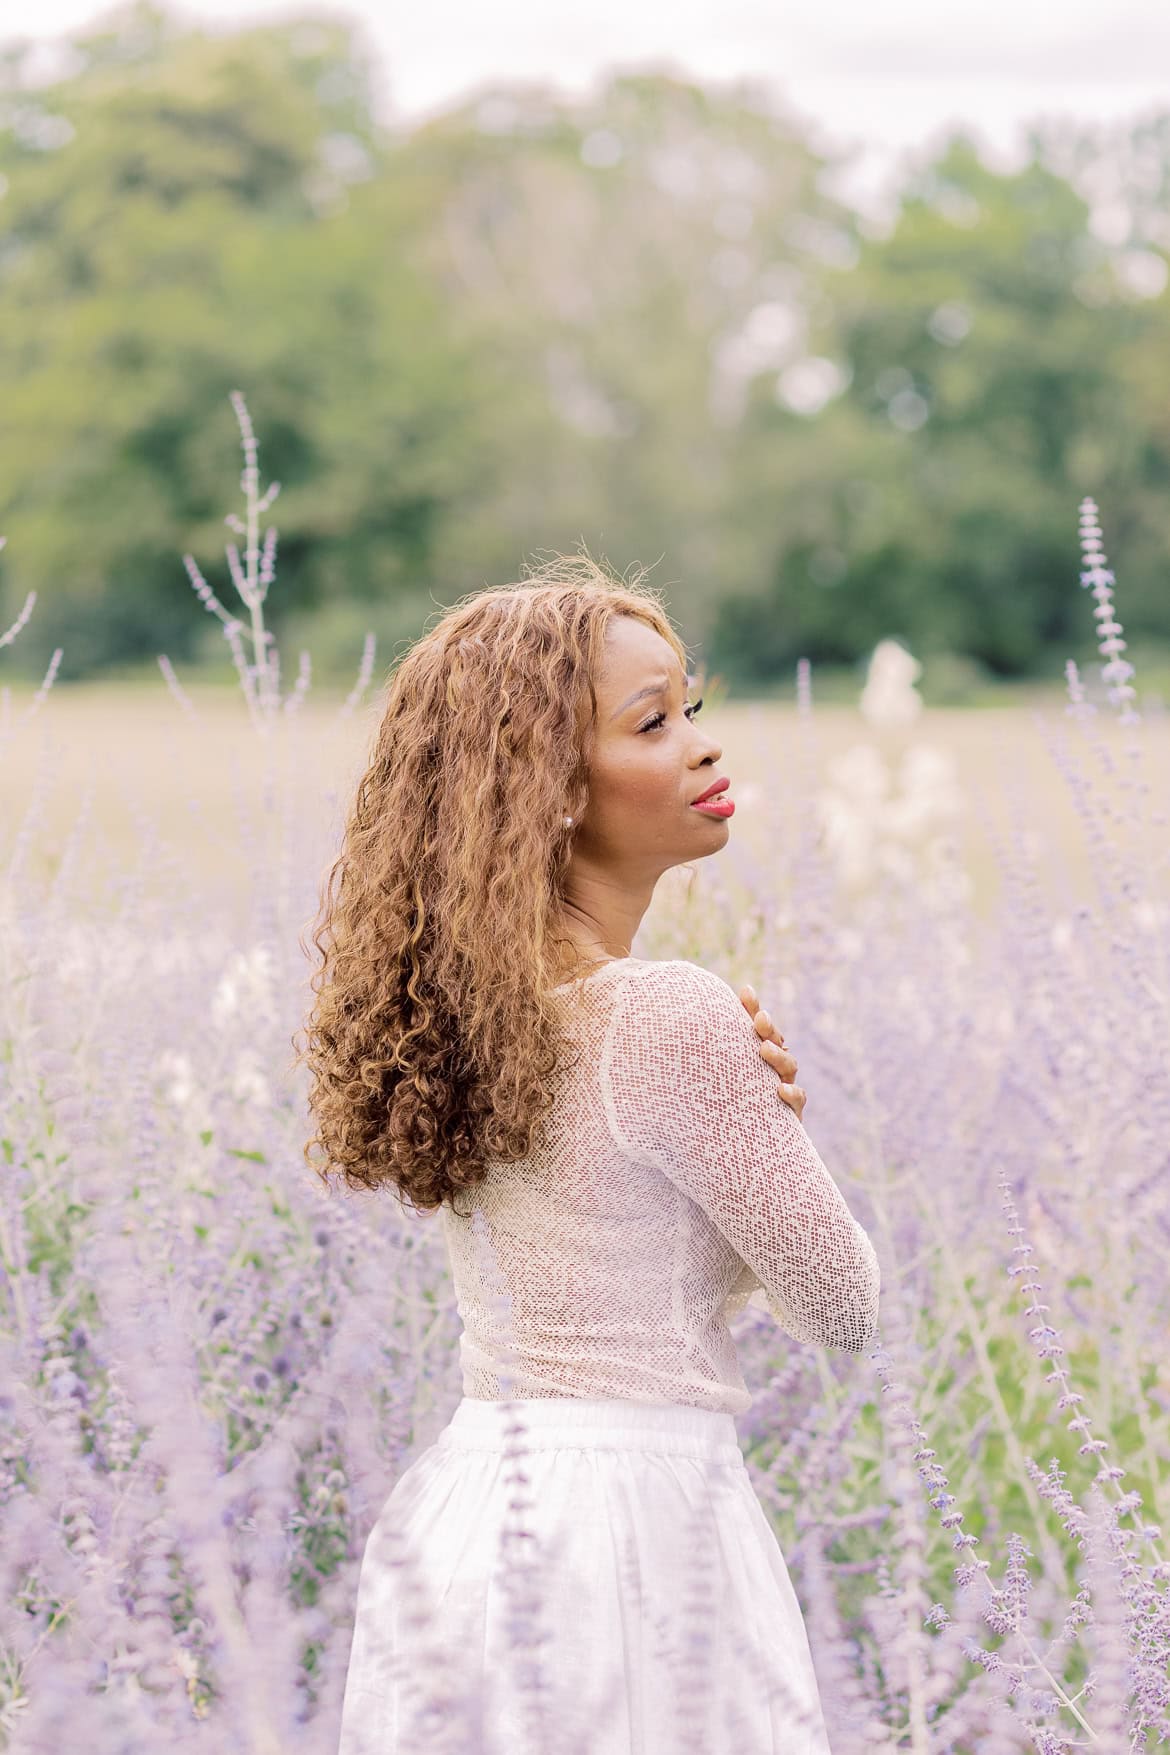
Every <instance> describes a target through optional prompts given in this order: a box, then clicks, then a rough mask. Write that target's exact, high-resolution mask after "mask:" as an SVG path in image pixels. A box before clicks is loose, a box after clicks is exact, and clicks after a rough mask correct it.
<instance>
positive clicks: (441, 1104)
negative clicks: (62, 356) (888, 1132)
mask: <svg viewBox="0 0 1170 1755" xmlns="http://www.w3.org/2000/svg"><path fill="white" fill-rule="evenodd" d="M686 677H687V656H686V651H685V648H684V647H683V646H682V644H681V642H680V641H679V639H678V636H677V635H676V633H675V632H674V629H673V628H672V626H671V624H670V622H669V620H668V618H667V616H666V614H665V612H664V610H663V608H662V606H661V604H660V602H659V601H658V599H657V597H656V596H655V595H654V594H653V593H652V592H651V591H650V590H649V589H648V588H646V587H645V586H644V585H643V583H642V579H641V578H639V579H638V580H637V581H636V582H635V583H634V584H629V583H627V582H624V581H619V580H617V579H616V578H614V577H613V576H612V575H610V574H609V573H607V572H606V571H605V570H604V569H603V568H602V567H600V566H599V565H597V564H596V563H595V562H594V561H593V560H592V559H591V558H590V557H588V556H587V555H578V556H572V557H569V556H559V557H557V558H556V559H555V560H554V561H553V562H552V563H551V565H548V566H546V567H544V568H543V569H542V570H541V571H540V572H539V573H537V574H535V575H531V576H528V577H526V578H525V579H524V581H523V582H522V583H521V584H520V585H516V586H509V587H506V588H504V589H500V590H487V591H482V592H480V593H478V594H476V595H474V596H472V597H470V598H469V599H465V600H464V601H463V602H462V603H460V604H459V605H458V606H457V607H456V608H454V609H452V610H450V611H449V612H447V613H446V614H445V615H444V616H443V617H442V619H441V620H440V621H439V622H438V624H437V625H436V626H435V627H434V628H433V629H432V630H431V631H430V632H429V633H427V634H426V635H425V636H424V637H423V638H422V639H421V640H420V641H419V642H418V643H417V644H416V645H415V646H414V647H413V649H412V650H411V651H410V652H408V654H407V655H406V656H405V658H403V659H402V661H401V662H400V663H399V665H398V666H397V668H396V670H395V673H394V675H393V679H392V682H391V685H390V689H389V695H388V701H387V705H386V710H385V714H384V716H383V719H382V723H381V726H380V729H379V733H378V736H377V741H376V747H375V750H374V754H373V759H372V760H371V762H370V764H369V767H368V769H367V772H366V774H365V776H364V777H363V779H362V781H361V783H360V785H359V787H358V790H357V797H356V802H355V804H354V807H353V810H352V813H351V816H350V820H349V823H348V825H347V830H346V840H345V846H344V849H343V851H342V854H341V856H340V858H339V859H338V860H337V862H336V864H335V865H334V867H333V870H332V872H331V874H330V879H329V882H328V885H327V891H328V892H332V890H333V883H334V879H339V880H340V887H339V891H338V894H337V895H336V896H335V897H333V896H331V898H330V900H329V901H328V902H327V905H326V907H325V909H324V919H323V923H322V928H321V931H320V932H319V933H318V935H317V937H316V940H315V942H316V943H317V946H318V949H319V950H324V949H325V947H324V946H323V943H322V938H323V935H324V930H325V928H326V927H327V928H328V932H329V938H330V943H329V947H328V950H327V952H326V960H325V967H324V968H323V969H322V970H321V971H319V972H318V973H317V975H315V976H314V981H313V988H314V993H315V994H316V996H317V1004H316V1009H315V1014H314V1017H313V1019H312V1021H311V1024H310V1029H311V1032H312V1036H311V1040H312V1042H313V1047H314V1053H313V1068H314V1073H315V1084H314V1088H313V1092H312V1097H311V1103H312V1108H313V1110H314V1113H315V1117H316V1124H317V1128H318V1132H317V1134H316V1136H315V1137H314V1139H313V1140H312V1141H311V1142H310V1143H309V1145H308V1146H307V1147H306V1155H307V1156H310V1157H311V1154H312V1153H313V1152H314V1150H323V1151H324V1153H325V1155H326V1159H327V1164H326V1168H325V1170H324V1171H323V1172H322V1173H323V1174H324V1175H325V1177H326V1179H327V1178H328V1172H329V1169H333V1170H334V1171H337V1172H339V1173H340V1174H341V1176H342V1177H343V1178H344V1180H345V1182H346V1183H347V1184H348V1185H350V1186H351V1187H354V1188H363V1189H378V1188H382V1187H388V1188H389V1189H390V1190H391V1191H392V1192H393V1193H394V1194H396V1196H397V1197H398V1198H399V1199H400V1200H402V1201H403V1202H404V1203H409V1205H410V1207H411V1208H412V1209H413V1210H419V1211H430V1210H436V1209H437V1211H438V1213H439V1216H440V1217H439V1222H440V1223H441V1225H442V1228H443V1234H444V1237H445V1241H446V1245H447V1249H448V1252H449V1260H450V1265H451V1270H452V1275H453V1280H454V1287H455V1292H456V1295H457V1299H458V1307H459V1313H460V1315H461V1317H462V1320H463V1334H462V1337H461V1340H460V1359H461V1367H462V1375H463V1398H462V1400H461V1401H460V1402H459V1404H458V1406H457V1407H456V1409H455V1411H454V1414H453V1416H452V1418H451V1420H450V1422H449V1423H448V1425H447V1426H446V1427H445V1429H444V1430H443V1431H442V1432H441V1434H440V1435H439V1437H438V1439H437V1440H436V1442H435V1443H434V1444H433V1445H431V1446H430V1447H429V1448H428V1449H426V1450H424V1451H423V1452H422V1454H421V1455H419V1456H418V1457H417V1458H416V1459H415V1460H414V1462H413V1463H412V1464H411V1465H410V1466H409V1467H408V1468H407V1469H406V1470H405V1472H404V1473H403V1474H402V1475H401V1476H400V1477H399V1479H398V1481H397V1482H396V1484H395V1487H394V1490H393V1492H392V1493H391V1494H390V1497H389V1499H388V1500H387V1501H386V1504H385V1506H384V1507H383V1509H382V1512H381V1515H380V1516H379V1518H378V1520H377V1522H376V1523H375V1525H374V1527H373V1529H372V1531H371V1532H370V1536H369V1539H368V1541H367V1544H366V1548H365V1552H364V1556H363V1561H362V1568H361V1573H360V1579H359V1585H358V1597H357V1605H356V1622H355V1627H354V1635H353V1644H352V1648H351V1653H350V1660H349V1670H348V1675H347V1679H346V1690H345V1699H344V1706H343V1711H342V1727H341V1741H340V1755H392V1752H393V1755H414V1752H415V1751H422V1750H427V1751H431V1750H447V1749H449V1750H453V1751H454V1750H458V1751H460V1752H462V1751H472V1750H484V1751H498V1752H499V1755H505V1752H506V1755H553V1752H554V1751H557V1750H563V1751H565V1752H566V1755H567V1752H569V1751H578V1750H579V1751H581V1752H582V1755H585V1752H588V1755H667V1752H668V1751H669V1752H670V1755H678V1752H679V1751H683V1750H686V1749H694V1750H699V1751H702V1752H703V1755H720V1752H722V1751H727V1755H765V1752H771V1751H780V1750H783V1751H784V1755H813V1752H814V1751H815V1752H817V1755H823V1752H824V1751H826V1750H827V1749H828V1740H827V1737H826V1734H825V1726H824V1720H823V1717H822V1714H821V1708H820V1702H819V1699H818V1695H817V1686H816V1679H815V1676H814V1672H813V1666H812V1660H811V1655H810V1651H809V1646H808V1640H807V1636H806V1632H805V1628H804V1623H803V1620H802V1617H801V1611H800V1606H799V1604H798V1602H797V1599H796V1596H795V1593H794V1591H793V1588H792V1585H791V1583H790V1580H789V1576H788V1572H787V1569H786V1567H785V1563H784V1559H783V1556H782V1554H781V1552H780V1548H779V1544H778V1543H777V1540H776V1537H775V1534H774V1532H773V1530H772V1528H771V1526H770V1524H769V1523H768V1521H767V1519H766V1517H765V1515H764V1512H763V1509H762V1507H761V1506H760V1504H759V1501H758V1499H757V1498H756V1495H755V1493H754V1491H753V1489H752V1486H751V1484H750V1479H749V1476H748V1473H747V1469H746V1465H745V1463H744V1459H743V1455H742V1453H741V1451H740V1449H739V1446H738V1443H737V1441H736V1428H735V1420H734V1416H735V1414H736V1413H739V1412H742V1411H743V1410H744V1409H746V1408H747V1407H749V1406H750V1404H751V1396H750V1394H749V1392H748V1390H747V1388H746V1385H745V1384H744V1380H743V1377H742V1374H741V1372H740V1369H739V1364H738V1361H737V1356H736V1349H735V1343H734V1341H733V1339H732V1337H731V1335H730V1333H729V1331H728V1327H727V1319H728V1317H729V1316H730V1315H732V1314H733V1313H735V1312H736V1311H738V1310H740V1309H742V1308H743V1306H744V1304H745V1303H746V1301H747V1300H748V1298H749V1297H751V1296H752V1294H753V1292H757V1291H758V1293H759V1299H760V1300H762V1304H763V1307H765V1308H767V1309H768V1310H770V1311H771V1313H772V1315H773V1316H774V1317H775V1320H776V1321H777V1322H778V1323H779V1324H780V1325H781V1327H782V1328H783V1329H784V1330H785V1331H786V1332H787V1333H788V1334H789V1335H790V1336H792V1337H793V1338H794V1339H796V1340H797V1341H802V1342H805V1343H807V1344H809V1345H813V1346H825V1347H842V1348H847V1349H848V1350H850V1351H851V1352H858V1353H859V1352H862V1351H864V1350H865V1349H866V1348H867V1347H869V1346H870V1345H871V1343H872V1342H873V1341H874V1340H875V1338H876V1321H877V1306H878V1290H879V1275H878V1265H877V1260H876V1257H875V1255H874V1251H873V1248H872V1246H871V1244H870V1242H869V1239H868V1238H867V1236H866V1234H865V1232H864V1231H863V1230H862V1229H861V1227H860V1226H859V1224H858V1223H857V1221H856V1220H855V1219H854V1218H853V1217H852V1215H851V1214H850V1212H849V1209H848V1207H847V1206H846V1204H845V1202H844V1200H843V1199H842V1197H841V1195H840V1193H839V1191H838V1190H837V1188H836V1186H835V1184H834V1183H833V1181H832V1179H831V1177H830V1176H829V1174H828V1172H827V1170H826V1169H825V1167H824V1165H823V1164H822V1162H821V1160H820V1158H819V1156H818V1155H817V1153H816V1151H815V1150H814V1148H813V1146H812V1144H811V1143H810V1141H809V1139H808V1136H807V1135H806V1133H805V1131H804V1128H803V1125H802V1123H801V1120H800V1112H801V1110H802V1108H803V1103H804V1094H803V1092H802V1091H800V1090H799V1088H798V1087H796V1086H794V1085H792V1084H791V1083H784V1082H782V1083H780V1084H779V1086H778V1085H777V1074H779V1075H780V1077H781V1079H782V1080H789V1081H790V1080H791V1078H792V1075H793V1073H794V1071H795V1062H794V1061H793V1060H792V1059H791V1057H790V1056H789V1055H787V1054H786V1052H785V1051H784V1047H783V1038H782V1037H781V1038H775V1033H774V1032H773V1030H772V1028H771V1025H770V1021H769V1020H768V1019H767V1016H766V1014H764V1013H762V1012H760V1011H759V1009H758V1005H757V1002H756V1000H755V997H754V995H753V994H752V992H751V990H750V989H744V992H743V1005H742V1006H741V1004H740V1003H739V1001H737V999H736V997H735V995H734V993H733V992H732V990H731V988H730V987H728V985H727V984H726V982H724V981H722V980H721V979H720V978H719V977H717V976H715V975H713V974H710V973H709V972H708V971H707V970H705V969H702V968H700V967H699V966H698V965H696V964H694V963H690V962H687V961H684V960H681V959H677V958H672V959H669V960H665V961H651V960H648V959H645V958H641V957H635V956H634V955H633V954H632V952H631V946H632V944H633V941H634V938H635V935H636V933H637V930H638V926H639V923H640V921H641V919H642V917H643V915H644V913H645V911H646V908H647V906H648V905H649V902H650V899H651V896H652V895H653V892H654V886H655V884H656V883H657V881H658V879H659V877H660V876H661V875H662V873H663V872H664V871H666V870H667V869H668V868H669V867H671V866H674V865H679V864H683V863H685V862H689V861H690V860H693V859H700V858H703V857H704V856H705V855H707V854H712V853H717V852H718V851H719V850H720V848H722V847H724V846H725V845H726V843H727V840H728V836H729V828H728V817H729V815H730V812H729V810H728V809H727V808H726V805H724V807H723V808H721V809H712V808H710V807H707V808H703V807H702V806H701V805H700V803H699V800H700V798H701V797H702V796H704V795H707V794H712V793H716V794H720V793H723V792H725V790H726V785H727V782H726V780H725V779H724V777H722V776H721V775H720V774H719V771H718V768H717V763H718V760H719V756H720V749H719V745H718V743H717V742H716V741H715V739H714V738H713V737H711V736H710V735H708V733H706V732H705V731H704V730H703V729H702V728H701V726H700V725H699V723H698V722H697V719H696V715H697V714H698V711H699V706H700V703H699V702H698V701H696V702H688V701H687V700H686V687H685V684H686ZM778 1096H779V1097H780V1098H783V1099H784V1101H779V1100H778ZM794 1111H795V1112H794Z"/></svg>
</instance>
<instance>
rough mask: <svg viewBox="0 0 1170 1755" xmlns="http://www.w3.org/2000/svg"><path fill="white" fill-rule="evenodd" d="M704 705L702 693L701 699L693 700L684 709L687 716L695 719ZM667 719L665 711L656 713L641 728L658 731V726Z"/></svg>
mask: <svg viewBox="0 0 1170 1755" xmlns="http://www.w3.org/2000/svg"><path fill="white" fill-rule="evenodd" d="M702 705H703V697H702V695H700V696H699V699H698V700H697V701H692V702H691V703H690V704H689V705H688V706H687V707H686V708H684V711H685V713H686V715H687V718H688V719H693V718H694V717H695V714H696V713H697V712H698V711H699V708H700V707H701V706H702ZM665 719H666V714H665V713H655V715H654V717H653V719H647V721H646V723H645V725H643V726H641V727H640V729H641V730H642V731H656V730H657V729H658V727H659V726H660V725H661V724H662V723H663V722H664V720H665Z"/></svg>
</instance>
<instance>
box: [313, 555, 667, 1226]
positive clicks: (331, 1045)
mask: <svg viewBox="0 0 1170 1755" xmlns="http://www.w3.org/2000/svg"><path fill="white" fill-rule="evenodd" d="M644 581H645V569H641V568H639V569H637V570H636V571H635V576H634V577H633V579H632V580H627V579H623V578H620V577H618V576H617V575H616V574H614V573H612V572H610V571H608V570H607V568H606V567H605V566H604V565H602V564H600V563H599V562H597V561H595V560H594V559H593V558H592V556H590V555H589V553H588V551H587V550H583V551H582V552H581V553H579V554H576V555H556V556H555V557H554V558H553V559H552V560H551V561H549V562H547V563H546V564H544V565H542V566H539V567H537V568H531V567H528V566H526V567H525V568H524V569H523V571H522V575H521V579H520V581H519V582H518V583H516V584H513V585H506V586H501V587H499V588H498V589H490V590H484V591H479V592H476V593H474V594H472V595H469V596H467V597H465V598H462V599H460V601H459V602H458V603H457V604H456V605H455V606H454V607H453V608H451V609H449V610H447V611H446V612H445V613H444V614H443V615H442V617H441V619H440V620H439V621H438V623H437V624H436V625H435V626H434V627H432V628H431V629H430V630H429V632H427V633H425V634H424V635H423V636H422V637H421V638H420V639H419V640H418V641H417V642H416V643H415V644H414V645H413V646H412V647H411V648H410V650H409V651H408V652H407V653H406V654H405V655H404V656H403V657H402V658H401V660H400V661H399V662H398V663H397V665H396V667H395V668H394V670H393V672H392V674H391V678H390V682H389V689H388V697H387V701H386V708H385V711H384V713H383V715H382V719H381V723H380V725H379V727H378V731H377V733H376V738H375V743H374V749H373V755H372V759H371V760H370V762H369V765H368V767H367V769H366V771H365V773H364V775H363V776H362V778H361V781H360V782H359V784H358V787H357V792H356V796H355V798H354V801H353V804H352V807H351V809H350V812H349V816H348V820H347V823H346V827H345V833H344V839H343V844H342V850H341V852H340V854H339V856H338V857H337V859H336V860H335V862H334V863H333V865H332V867H331V868H330V870H329V873H328V876H327V878H326V879H325V882H324V885H323V888H322V894H321V909H320V913H319V915H318V918H317V921H316V923H315V925H314V929H313V934H312V936H313V943H314V944H315V946H316V948H317V951H318V953H319V955H320V958H321V966H320V967H319V968H318V969H317V970H316V971H315V972H314V974H313V976H312V978H311V981H310V987H311V989H312V991H313V994H314V996H315V1003H314V1005H313V1008H312V1010H311V1012H310V1015H309V1018H308V1020H307V1023H306V1026H305V1030H304V1032H303V1036H304V1040H305V1043H306V1047H305V1048H304V1050H303V1051H301V1052H300V1053H298V1055H297V1058H296V1062H295V1063H294V1064H297V1065H299V1064H300V1063H301V1062H303V1061H308V1063H309V1065H310V1068H311V1072H312V1080H313V1083H312V1089H311V1093H310V1097H309V1106H310V1109H311V1111H312V1113H313V1115H314V1117H315V1125H316V1129H317V1131H316V1133H315V1134H314V1136H313V1137H312V1138H311V1139H310V1140H309V1141H308V1142H307V1144H306V1146H305V1149H304V1155H305V1159H306V1162H307V1163H308V1164H309V1166H310V1167H311V1168H313V1169H315V1170H316V1172H317V1174H318V1175H319V1176H320V1177H321V1179H322V1180H323V1181H324V1183H325V1185H326V1187H328V1186H329V1185H330V1176H331V1174H333V1175H334V1176H339V1177H340V1178H341V1179H342V1180H343V1181H344V1182H345V1184H347V1185H348V1186H349V1187H350V1188H351V1189H355V1190H369V1191H374V1190H376V1189H378V1188H380V1187H381V1186H382V1185H384V1184H390V1185H391V1186H392V1188H393V1189H394V1191H395V1193H396V1195H397V1198H398V1199H399V1201H400V1202H402V1203H403V1205H409V1207H410V1208H412V1209H414V1210H416V1211H420V1212H426V1211H429V1210H432V1209H434V1208H436V1207H440V1206H442V1204H443V1203H444V1202H445V1201H446V1202H450V1203H451V1204H452V1205H454V1204H455V1197H456V1196H457V1194H458V1192H459V1191H460V1190H462V1189H468V1188H472V1187H474V1186H475V1185H476V1184H477V1183H479V1182H482V1181H483V1180H484V1178H485V1176H486V1175H487V1168H488V1160H494V1161H497V1162H501V1163H511V1162H514V1161H515V1160H517V1159H519V1158H523V1157H525V1156H526V1155H527V1154H528V1153H529V1152H530V1151H531V1149H532V1143H533V1135H534V1133H535V1130H536V1128H537V1126H538V1125H539V1123H540V1121H541V1119H542V1118H543V1116H544V1115H545V1113H546V1112H547V1111H548V1109H549V1108H550V1107H551V1105H552V1102H553V1100H554V1094H553V1092H552V1090H551V1089H550V1079H551V1075H552V1074H553V1073H554V1071H556V1069H557V1067H558V1066H559V1065H560V1064H562V1062H563V1057H564V1055H565V1051H566V1050H567V1049H568V1048H569V1046H570V1044H569V1039H568V1038H567V1037H566V1035H565V1034H564V1030H563V1018H562V1017H561V1016H560V1015H559V1012H558V1008H557V1004H556V1002H555V1001H554V1000H552V998H551V997H550V995H551V990H552V987H553V986H554V985H557V984H559V982H560V981H561V979H562V978H563V964H559V963H558V961H557V950H558V947H562V948H565V947H567V948H568V949H569V951H571V948H572V947H571V941H569V940H568V939H567V938H566V937H565V936H564V934H563V933H562V932H559V931H558V926H559V920H558V913H559V901H560V897H561V891H562V884H563V881H564V876H565V873H566V871H567V868H568V865H569V858H570V850H571V841H572V831H570V830H566V828H565V827H564V824H563V821H562V818H563V816H564V814H565V813H566V812H567V813H568V814H569V815H570V816H572V817H573V818H574V820H578V819H579V818H580V815H581V812H582V810H583V809H584V806H585V803H586V796H587V780H588V774H589V768H590V759H591V755H592V751H593V747H594V742H595V736H596V721H597V692H596V679H597V677H598V675H599V673H600V667H601V664H602V659H603V646H604V641H605V633H606V628H607V626H608V624H609V622H610V621H611V619H612V618H613V617H614V616H634V617H637V618H639V619H640V620H642V621H643V622H645V623H647V624H648V625H649V626H650V627H652V628H653V629H654V630H655V631H656V632H657V633H659V634H661V635H662V637H663V639H664V640H666V641H668V642H669V644H670V646H671V647H672V648H673V650H674V651H675V653H676V654H677V656H678V659H679V662H680V664H681V665H682V667H683V671H684V674H685V673H686V670H687V652H686V648H685V647H684V645H683V643H682V641H681V640H680V638H679V636H678V635H677V633H676V632H675V630H674V628H673V627H672V626H671V623H670V620H669V618H668V615H667V612H666V610H665V608H664V607H663V605H662V602H661V601H660V598H659V596H658V594H657V592H655V591H654V590H652V589H651V588H650V587H649V586H647V585H646V584H645V582H644ZM300 942H301V948H302V950H304V951H306V954H307V947H306V945H305V943H304V939H303V938H302V939H301V941H300ZM572 967H573V969H574V970H575V969H576V968H577V967H578V965H577V964H576V963H573V964H572ZM301 1035H302V1032H300V1031H298V1032H297V1035H296V1036H294V1038H293V1041H294V1045H295V1044H296V1042H297V1040H298V1038H300V1037H301ZM574 1064H575V1063H574ZM322 1159H323V1161H322Z"/></svg>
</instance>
